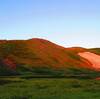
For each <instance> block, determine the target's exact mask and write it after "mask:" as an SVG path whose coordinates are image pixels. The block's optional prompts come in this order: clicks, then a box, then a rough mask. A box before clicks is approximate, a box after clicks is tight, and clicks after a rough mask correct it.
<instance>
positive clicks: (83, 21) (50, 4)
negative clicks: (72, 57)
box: [0, 0, 100, 47]
mask: <svg viewBox="0 0 100 99" xmlns="http://www.w3.org/2000/svg"><path fill="white" fill-rule="evenodd" d="M34 37H35V38H37V37H39V38H44V39H48V40H50V41H52V42H55V43H57V44H60V45H62V46H66V47H69V46H82V47H100V0H0V39H29V38H34Z"/></svg>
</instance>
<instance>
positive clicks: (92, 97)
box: [0, 77, 100, 99]
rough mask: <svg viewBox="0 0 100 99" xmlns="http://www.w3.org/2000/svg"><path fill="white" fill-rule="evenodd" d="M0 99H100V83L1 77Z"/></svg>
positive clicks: (62, 79) (72, 79)
mask: <svg viewBox="0 0 100 99" xmlns="http://www.w3.org/2000/svg"><path fill="white" fill-rule="evenodd" d="M0 99H100V81H99V80H94V79H74V78H31V79H25V78H21V77H0Z"/></svg>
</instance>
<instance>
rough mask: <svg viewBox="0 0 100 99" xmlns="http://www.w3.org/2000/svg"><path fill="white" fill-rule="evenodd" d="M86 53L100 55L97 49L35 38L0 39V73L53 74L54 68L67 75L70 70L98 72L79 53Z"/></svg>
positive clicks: (99, 50)
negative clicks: (60, 44)
mask: <svg viewBox="0 0 100 99" xmlns="http://www.w3.org/2000/svg"><path fill="white" fill-rule="evenodd" d="M85 52H91V53H95V54H98V55H99V54H100V53H99V52H100V49H86V48H81V47H72V48H65V47H62V46H59V45H56V44H54V43H52V42H50V41H48V40H44V39H38V38H33V39H30V40H0V75H13V74H49V73H52V74H53V73H54V74H55V72H54V71H60V73H61V71H63V72H66V73H65V74H66V75H67V73H68V72H73V70H78V72H80V70H82V71H83V72H84V70H90V71H99V69H98V70H97V68H95V67H94V66H93V63H91V61H89V60H88V59H87V58H85V57H82V56H81V55H80V54H79V53H85ZM74 72H75V71H74ZM83 72H82V73H83ZM60 73H59V74H60Z"/></svg>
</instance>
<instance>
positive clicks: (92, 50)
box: [89, 48, 100, 55]
mask: <svg viewBox="0 0 100 99" xmlns="http://www.w3.org/2000/svg"><path fill="white" fill-rule="evenodd" d="M89 50H90V51H91V52H93V53H95V54H98V55H100V48H92V49H89Z"/></svg>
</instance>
